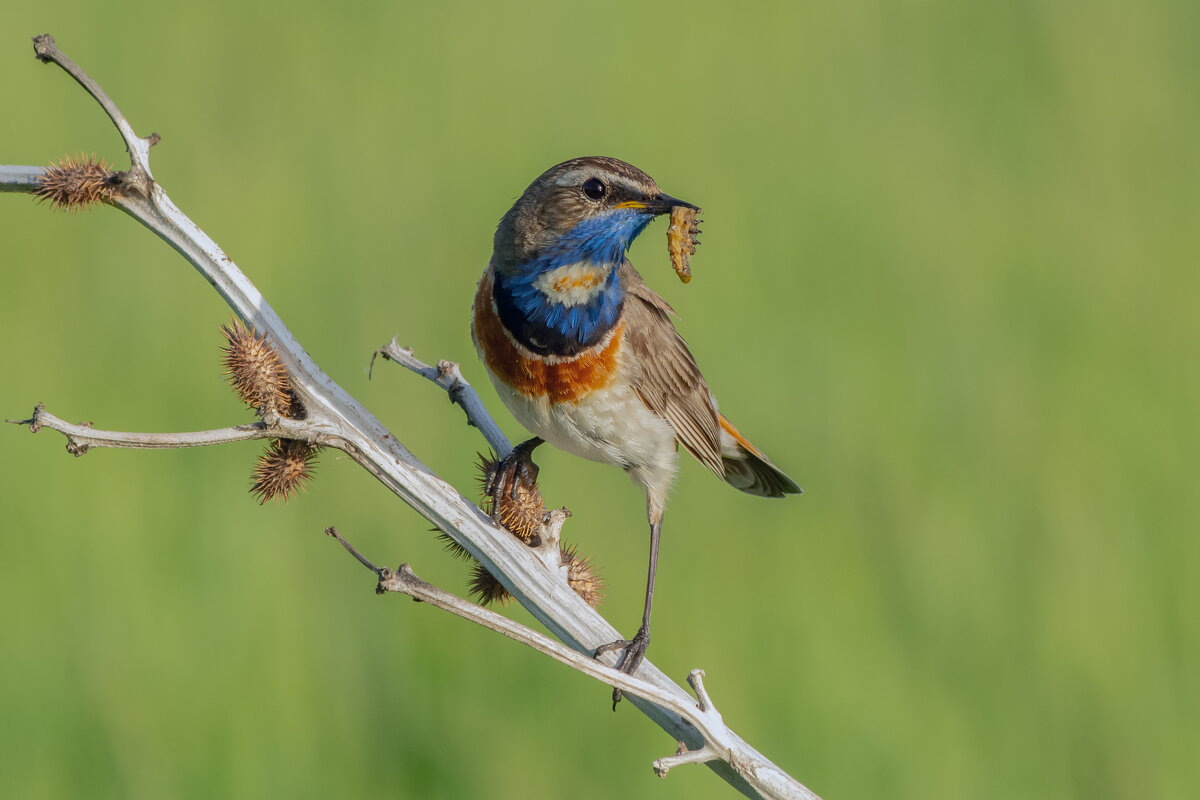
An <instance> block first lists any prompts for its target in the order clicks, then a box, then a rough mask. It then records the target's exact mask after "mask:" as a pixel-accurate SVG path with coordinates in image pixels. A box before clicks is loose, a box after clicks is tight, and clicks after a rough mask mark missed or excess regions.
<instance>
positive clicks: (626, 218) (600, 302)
mask: <svg viewBox="0 0 1200 800" xmlns="http://www.w3.org/2000/svg"><path fill="white" fill-rule="evenodd" d="M652 219H653V217H652V216H651V215H650V214H646V213H644V212H640V211H637V210H635V209H619V210H616V211H611V212H609V213H607V214H603V215H601V216H599V217H592V218H591V219H586V220H584V221H583V222H581V223H579V224H578V225H576V226H575V227H574V228H572V229H571V230H570V231H568V232H567V233H565V234H563V235H562V236H561V237H559V239H558V241H556V242H555V243H554V244H552V245H550V246H549V247H548V248H546V250H545V251H543V252H542V254H541V255H540V256H538V257H537V258H535V259H533V260H532V261H528V262H526V263H524V264H522V265H520V266H519V267H517V269H516V272H515V274H512V275H502V274H500V273H499V272H497V273H496V276H495V285H494V288H493V293H494V295H495V298H496V309H497V311H498V312H499V315H500V321H501V322H503V323H504V326H505V327H506V328H508V330H509V331H510V332H511V333H512V334H513V336H514V337H516V339H517V341H519V342H520V343H521V344H523V345H525V346H526V347H528V348H529V349H530V350H532V351H533V352H535V353H538V354H539V355H563V356H571V355H575V354H576V353H578V352H580V351H582V350H584V349H586V348H588V347H591V346H592V345H593V344H595V343H596V342H598V341H600V339H601V338H603V337H604V335H605V334H606V333H608V331H609V330H611V329H612V327H613V325H615V324H616V323H617V320H618V319H620V318H621V310H622V308H623V307H624V303H625V289H624V288H623V287H622V286H621V279H620V277H619V276H618V275H617V270H618V268H619V267H620V266H621V264H622V263H623V262H624V261H625V252H626V251H627V250H628V249H629V245H630V244H632V243H633V240H634V239H636V238H637V236H638V234H640V233H641V232H642V231H643V230H644V229H645V227H646V226H647V225H648V224H649V223H650V220H652ZM580 262H590V263H592V264H597V265H600V266H606V267H608V276H607V278H606V279H605V281H604V286H603V287H602V288H601V289H600V291H599V292H598V293H597V294H596V297H594V298H593V299H592V300H590V301H589V302H587V303H582V304H580V305H575V306H566V305H563V304H562V303H561V302H559V301H558V300H556V299H554V298H552V297H550V296H548V295H547V294H546V293H545V292H543V291H542V290H541V289H539V288H537V287H536V286H534V281H536V280H537V278H538V277H539V276H540V275H543V274H545V273H546V272H549V271H550V270H553V269H558V268H559V267H563V266H567V265H569V264H578V263H580Z"/></svg>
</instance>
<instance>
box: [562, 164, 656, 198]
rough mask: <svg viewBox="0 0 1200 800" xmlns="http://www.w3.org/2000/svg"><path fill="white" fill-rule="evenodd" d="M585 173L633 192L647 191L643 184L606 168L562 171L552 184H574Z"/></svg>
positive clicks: (642, 192)
mask: <svg viewBox="0 0 1200 800" xmlns="http://www.w3.org/2000/svg"><path fill="white" fill-rule="evenodd" d="M586 175H594V176H596V177H599V178H601V179H602V180H605V181H607V182H608V183H610V184H614V185H616V184H619V185H620V186H621V187H622V188H624V189H627V190H629V191H631V192H633V193H635V194H644V193H645V192H646V191H647V189H646V187H645V186H641V185H639V184H637V183H635V182H633V181H631V180H630V179H629V178H626V177H625V176H624V175H619V174H617V173H615V172H609V171H608V170H596V169H595V168H592V169H572V170H568V171H567V172H564V173H563V174H562V175H559V176H558V180H556V181H555V182H554V185H555V186H574V185H576V184H578V183H581V182H582V179H583V177H584V176H586Z"/></svg>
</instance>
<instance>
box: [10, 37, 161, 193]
mask: <svg viewBox="0 0 1200 800" xmlns="http://www.w3.org/2000/svg"><path fill="white" fill-rule="evenodd" d="M33 51H34V52H35V53H37V57H38V58H39V59H41V61H42V63H44V64H49V63H54V64H57V65H58V66H60V67H62V69H63V71H64V72H66V73H67V74H68V75H70V76H71V77H72V78H74V79H75V80H76V81H78V83H79V85H80V86H82V87H83V88H84V89H85V90H86V91H87V93H88V94H90V95H91V96H92V97H93V98H95V100H96V102H97V103H99V104H100V107H101V108H103V109H104V113H105V114H108V118H109V119H111V120H112V121H113V124H114V125H116V126H117V131H118V132H119V133H120V134H121V138H122V139H124V140H125V149H126V150H127V151H128V152H129V161H130V165H131V172H133V173H134V174H136V175H138V176H139V177H144V179H145V180H147V181H152V180H154V175H153V174H152V173H151V172H150V148H151V147H153V146H154V145H156V144H158V141H159V136H158V134H157V133H152V134H150V135H149V136H148V137H146V138H145V139H143V138H141V137H139V136H138V135H137V134H136V133H134V132H133V126H132V125H130V124H129V120H127V119H125V115H124V114H122V113H121V109H120V108H118V107H117V104H116V103H114V102H113V101H112V98H111V97H109V96H108V94H107V93H106V92H105V91H104V90H103V89H101V88H100V85H99V84H98V83H96V82H95V81H94V80H92V78H91V76H90V75H88V74H87V73H86V72H84V71H83V70H82V69H81V68H80V67H79V65H78V64H76V63H75V62H74V61H72V60H71V59H70V58H69V57H68V56H67V54H66V53H64V52H63V51H62V50H59V49H58V45H57V44H56V43H55V41H54V37H53V36H51V35H50V34H48V33H43V34H42V35H40V36H35V37H33Z"/></svg>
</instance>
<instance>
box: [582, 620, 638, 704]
mask: <svg viewBox="0 0 1200 800" xmlns="http://www.w3.org/2000/svg"><path fill="white" fill-rule="evenodd" d="M649 646H650V631H649V630H647V629H646V628H645V627H641V628H638V632H637V633H635V634H634V635H633V638H632V639H617V640H616V641H615V642H609V643H608V644H602V645H600V646H599V647H597V648H596V652H595V653H593V654H592V657H593V658H597V657H599V655H600V654H601V653H607V652H610V651H612V650H624V651H625V654H624V655H622V656H621V660H620V661H618V662H617V669H619V670H621V672H624V673H625V674H626V675H632V674H633V673H634V672H636V671H637V668H638V667H640V666H641V665H642V660H643V659H644V658H645V657H646V648H647V647H649ZM623 694H624V692H622V691H621V690H620V689H618V688H616V687H615V686H614V687H613V695H612V697H613V711H616V710H617V703H619V702H621V697H622V695H623Z"/></svg>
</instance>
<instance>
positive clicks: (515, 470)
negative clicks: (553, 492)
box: [483, 436, 542, 508]
mask: <svg viewBox="0 0 1200 800" xmlns="http://www.w3.org/2000/svg"><path fill="white" fill-rule="evenodd" d="M540 444H542V439H541V438H540V437H537V436H535V437H533V438H532V439H529V440H528V441H525V442H522V443H521V444H519V445H517V446H516V447H514V448H513V449H512V452H511V453H509V454H508V455H506V456H505V457H504V458H502V459H501V460H499V461H497V462H496V463H495V464H493V465H492V468H491V469H490V470H488V474H487V477H486V478H484V481H483V491H484V493H485V494H487V495H488V496H489V497H491V498H492V501H493V504H492V507H493V508H497V507H499V503H496V502H495V501H496V498H498V497H500V496H501V495H504V494H507V495H508V496H509V497H510V498H512V499H513V500H516V499H517V493H518V491H519V490H520V487H521V486H522V485H525V486H532V485H534V484H535V483H537V476H538V465H537V464H535V463H533V451H534V450H535V449H536V448H537V446H538V445H540Z"/></svg>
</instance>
